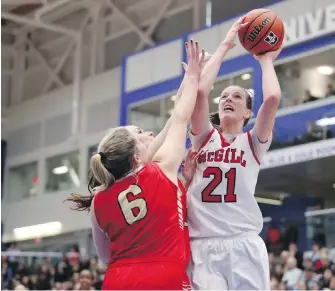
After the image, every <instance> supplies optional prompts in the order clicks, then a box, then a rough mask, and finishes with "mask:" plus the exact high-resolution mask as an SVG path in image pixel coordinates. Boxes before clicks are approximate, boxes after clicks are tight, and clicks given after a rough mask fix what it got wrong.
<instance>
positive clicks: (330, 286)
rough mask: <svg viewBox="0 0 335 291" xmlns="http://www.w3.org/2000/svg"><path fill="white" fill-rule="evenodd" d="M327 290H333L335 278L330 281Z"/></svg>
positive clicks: (334, 288)
mask: <svg viewBox="0 0 335 291" xmlns="http://www.w3.org/2000/svg"><path fill="white" fill-rule="evenodd" d="M329 289H330V290H335V276H333V277H332V278H331V280H330V283H329Z"/></svg>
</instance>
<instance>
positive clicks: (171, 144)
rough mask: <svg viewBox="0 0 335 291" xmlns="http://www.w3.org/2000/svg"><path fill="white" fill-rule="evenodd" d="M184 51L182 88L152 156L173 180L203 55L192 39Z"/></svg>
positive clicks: (175, 176) (196, 87)
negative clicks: (164, 135)
mask: <svg viewBox="0 0 335 291" xmlns="http://www.w3.org/2000/svg"><path fill="white" fill-rule="evenodd" d="M186 53H187V62H188V63H187V66H185V68H186V72H185V75H186V77H185V83H184V89H183V92H182V95H181V97H180V100H179V102H178V103H177V105H176V107H175V110H174V112H173V114H172V118H171V125H170V128H169V129H168V132H167V135H166V139H165V141H164V143H163V145H162V146H161V147H160V148H159V150H158V151H157V153H156V154H155V156H154V160H155V161H157V162H158V164H159V165H160V167H161V168H162V170H163V171H164V172H165V173H166V174H167V175H168V176H169V178H171V180H173V181H175V182H176V181H177V180H176V179H177V172H178V168H179V166H180V164H181V162H182V160H183V158H184V154H185V144H186V133H187V125H188V122H189V121H190V118H191V116H192V113H193V110H194V106H195V102H196V95H197V92H198V85H199V78H200V74H201V63H202V62H203V59H204V57H205V53H204V51H202V54H201V56H200V53H199V46H198V44H197V43H194V42H193V41H191V42H190V43H186Z"/></svg>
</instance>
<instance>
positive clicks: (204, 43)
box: [188, 25, 221, 54]
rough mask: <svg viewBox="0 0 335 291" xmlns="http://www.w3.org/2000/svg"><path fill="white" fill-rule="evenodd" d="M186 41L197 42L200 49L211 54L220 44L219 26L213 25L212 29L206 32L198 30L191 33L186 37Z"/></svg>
mask: <svg viewBox="0 0 335 291" xmlns="http://www.w3.org/2000/svg"><path fill="white" fill-rule="evenodd" d="M188 39H189V40H191V39H193V40H194V41H198V42H199V46H200V48H201V49H204V50H206V51H207V52H209V53H211V54H213V53H214V52H215V50H216V48H217V46H218V45H219V43H220V39H221V33H220V26H219V25H214V26H213V27H211V28H208V29H206V30H200V31H198V32H195V33H191V34H190V35H189V36H188Z"/></svg>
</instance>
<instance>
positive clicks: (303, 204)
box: [259, 196, 322, 251]
mask: <svg viewBox="0 0 335 291" xmlns="http://www.w3.org/2000/svg"><path fill="white" fill-rule="evenodd" d="M320 203H322V200H321V199H319V198H310V197H303V196H291V197H288V198H286V199H285V200H284V201H283V204H282V205H281V206H277V205H269V204H263V203H259V207H260V209H261V211H262V214H263V217H271V218H272V221H273V222H275V223H278V225H279V226H280V228H281V229H282V230H284V221H290V222H293V223H294V224H297V226H298V230H299V241H298V247H299V250H301V251H305V250H308V249H309V248H310V245H309V241H308V240H307V229H306V228H307V227H306V219H305V212H306V211H307V208H308V207H311V206H315V205H317V204H320ZM267 228H268V224H265V226H264V228H263V231H262V233H261V235H262V237H264V236H265V234H266V231H267Z"/></svg>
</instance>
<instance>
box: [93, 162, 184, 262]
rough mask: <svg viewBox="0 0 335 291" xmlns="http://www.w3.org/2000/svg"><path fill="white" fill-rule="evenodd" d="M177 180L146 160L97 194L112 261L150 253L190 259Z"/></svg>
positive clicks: (97, 208) (97, 212)
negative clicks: (134, 172)
mask: <svg viewBox="0 0 335 291" xmlns="http://www.w3.org/2000/svg"><path fill="white" fill-rule="evenodd" d="M178 184H179V187H177V186H176V185H175V184H174V183H173V182H172V181H171V180H170V179H169V178H168V177H167V176H166V175H165V174H164V173H163V171H162V170H161V169H160V167H159V166H158V165H157V164H156V163H150V164H147V165H146V166H144V167H143V168H142V169H141V170H139V171H138V172H137V173H136V174H134V175H129V176H127V177H125V178H123V179H122V180H120V181H118V182H116V183H115V184H114V185H113V186H112V187H110V188H109V189H108V190H106V191H102V192H99V193H97V194H96V195H95V198H94V211H95V216H96V219H97V222H98V224H99V226H100V228H101V229H102V230H103V231H104V232H105V233H106V235H107V236H108V238H109V240H110V253H111V263H113V262H115V261H116V260H119V259H125V258H134V259H142V258H143V259H144V258H154V257H156V258H169V259H172V260H174V259H175V260H176V261H178V262H183V263H185V265H186V264H187V263H188V260H189V255H190V247H189V235H188V227H187V226H185V221H186V191H185V189H184V186H183V185H182V183H181V182H180V181H179V180H178Z"/></svg>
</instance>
